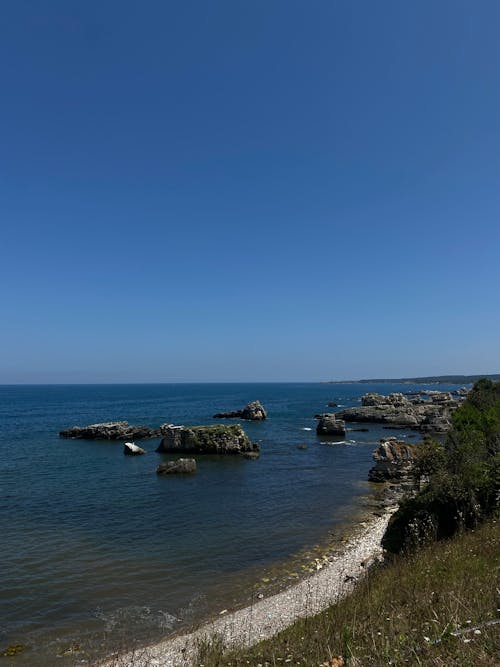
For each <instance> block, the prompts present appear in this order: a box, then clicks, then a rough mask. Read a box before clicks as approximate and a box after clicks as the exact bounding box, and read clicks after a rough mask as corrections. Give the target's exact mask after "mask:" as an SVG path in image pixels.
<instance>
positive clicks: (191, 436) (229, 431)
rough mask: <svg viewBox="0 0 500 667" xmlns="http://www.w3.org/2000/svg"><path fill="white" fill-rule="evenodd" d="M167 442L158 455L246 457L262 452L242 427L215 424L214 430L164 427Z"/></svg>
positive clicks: (192, 427) (162, 444)
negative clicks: (248, 454) (240, 455)
mask: <svg viewBox="0 0 500 667" xmlns="http://www.w3.org/2000/svg"><path fill="white" fill-rule="evenodd" d="M160 430H161V433H162V435H163V439H162V441H161V442H160V445H159V447H158V448H157V450H156V451H157V452H168V453H172V452H179V453H183V454H184V453H190V454H243V453H244V452H258V451H259V446H258V445H256V444H254V443H252V442H251V441H250V439H249V438H248V436H247V434H246V433H245V431H244V430H243V429H242V428H241V426H240V425H239V424H227V425H226V424H225V425H222V424H213V425H211V426H174V425H173V424H164V425H163V426H161V427H160Z"/></svg>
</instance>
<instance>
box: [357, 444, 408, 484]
mask: <svg viewBox="0 0 500 667" xmlns="http://www.w3.org/2000/svg"><path fill="white" fill-rule="evenodd" d="M416 452H417V446H416V445H410V444H408V443H406V442H401V441H398V440H396V438H386V439H384V440H381V441H380V445H379V446H378V447H377V449H376V450H375V451H374V453H373V460H374V461H375V465H374V466H373V468H371V469H370V470H369V472H368V480H369V481H370V482H388V481H402V480H405V479H407V478H408V476H409V474H410V472H411V469H412V467H413V463H414V461H415V456H416Z"/></svg>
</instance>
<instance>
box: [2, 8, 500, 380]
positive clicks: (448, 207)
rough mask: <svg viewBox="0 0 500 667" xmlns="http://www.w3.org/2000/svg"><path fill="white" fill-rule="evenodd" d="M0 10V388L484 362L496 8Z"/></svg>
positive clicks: (396, 372) (492, 245)
mask: <svg viewBox="0 0 500 667" xmlns="http://www.w3.org/2000/svg"><path fill="white" fill-rule="evenodd" d="M0 14H1V16H0V18H1V20H0V72H1V78H0V80H1V104H0V133H1V142H0V216H1V237H0V241H1V244H0V249H1V262H0V280H1V292H2V298H1V312H2V317H1V319H2V325H1V328H0V383H2V382H3V383H10V382H94V381H95V382H124V381H139V382H142V381H167V382H168V381H204V380H206V381H225V380H229V381H231V380H241V381H253V380H255V381H260V380H322V379H345V378H361V377H374V376H377V377H380V376H385V377H387V376H389V377H390V376H408V375H427V374H434V373H454V372H456V373H476V372H481V373H482V372H484V373H487V372H500V358H499V355H500V305H499V291H500V290H499V288H500V46H499V30H500V3H498V2H497V0H491V1H486V0H474V1H473V0H469V1H468V2H464V1H461V0H431V1H427V0H419V1H418V2H402V1H401V0H394V1H392V2H388V1H385V0H378V1H377V2H373V1H372V0H366V1H356V0H344V1H342V0H308V1H307V2H306V1H305V0H303V1H301V2H297V1H295V0H280V1H273V0H251V1H250V0H246V1H243V0H224V1H219V0H210V1H202V0H196V1H191V0H178V1H171V2H164V1H160V0H154V1H153V0H151V1H145V2H130V1H128V0H119V1H118V0H100V1H99V2H96V1H95V0H88V1H87V2H80V1H78V2H75V1H70V0H59V1H56V0H49V1H48V2H43V3H41V2H38V0H30V1H28V0H10V1H9V0H6V1H5V2H3V3H2V6H1V8H0Z"/></svg>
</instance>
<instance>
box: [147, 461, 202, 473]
mask: <svg viewBox="0 0 500 667" xmlns="http://www.w3.org/2000/svg"><path fill="white" fill-rule="evenodd" d="M195 472H196V461H195V459H177V461H165V463H160V465H159V466H158V467H157V468H156V474H157V475H178V474H188V475H192V474H193V473H195Z"/></svg>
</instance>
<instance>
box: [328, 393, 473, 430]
mask: <svg viewBox="0 0 500 667" xmlns="http://www.w3.org/2000/svg"><path fill="white" fill-rule="evenodd" d="M459 405H460V401H459V400H457V399H454V398H453V397H452V396H451V394H450V393H449V392H433V393H432V394H430V395H428V397H427V399H426V400H424V399H423V398H421V396H414V397H408V396H404V395H403V394H399V393H394V394H389V395H388V396H383V395H381V394H375V393H370V394H365V395H364V396H363V397H362V399H361V405H360V406H357V407H354V408H347V409H345V410H340V411H339V412H336V413H335V416H336V418H337V419H343V420H344V421H346V422H372V423H377V424H387V425H392V426H401V427H402V428H414V429H419V430H421V431H424V432H432V433H446V432H447V431H448V430H449V429H450V428H451V415H452V413H453V411H454V410H456V409H457V407H458V406H459Z"/></svg>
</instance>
